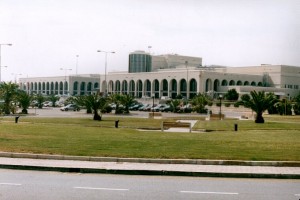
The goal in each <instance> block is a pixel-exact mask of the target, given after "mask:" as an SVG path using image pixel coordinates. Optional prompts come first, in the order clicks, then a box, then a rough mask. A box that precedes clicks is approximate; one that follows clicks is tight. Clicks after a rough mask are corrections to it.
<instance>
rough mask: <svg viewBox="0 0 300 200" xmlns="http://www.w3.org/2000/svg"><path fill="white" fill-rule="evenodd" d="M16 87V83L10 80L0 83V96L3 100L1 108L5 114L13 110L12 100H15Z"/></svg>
mask: <svg viewBox="0 0 300 200" xmlns="http://www.w3.org/2000/svg"><path fill="white" fill-rule="evenodd" d="M18 87H19V86H18V85H17V84H15V83H12V82H9V83H5V82H2V83H0V97H1V98H2V99H3V100H4V104H3V110H4V113H5V114H10V112H11V111H13V110H14V106H15V105H13V101H14V100H16V97H17V94H18ZM13 112H14V111H13Z"/></svg>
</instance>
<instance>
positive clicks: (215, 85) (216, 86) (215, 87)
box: [214, 79, 220, 92]
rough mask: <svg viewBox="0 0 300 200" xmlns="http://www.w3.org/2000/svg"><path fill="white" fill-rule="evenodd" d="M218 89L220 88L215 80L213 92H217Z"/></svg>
mask: <svg viewBox="0 0 300 200" xmlns="http://www.w3.org/2000/svg"><path fill="white" fill-rule="evenodd" d="M219 87H220V81H219V80H218V79H216V80H215V81H214V91H215V92H218V91H219Z"/></svg>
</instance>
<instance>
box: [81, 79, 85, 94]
mask: <svg viewBox="0 0 300 200" xmlns="http://www.w3.org/2000/svg"><path fill="white" fill-rule="evenodd" d="M84 94H85V82H81V83H80V95H84Z"/></svg>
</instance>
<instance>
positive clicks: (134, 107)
mask: <svg viewBox="0 0 300 200" xmlns="http://www.w3.org/2000/svg"><path fill="white" fill-rule="evenodd" d="M142 106H143V104H141V103H138V104H134V105H132V106H130V107H129V110H139V108H140V107H142Z"/></svg>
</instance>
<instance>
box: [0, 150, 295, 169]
mask: <svg viewBox="0 0 300 200" xmlns="http://www.w3.org/2000/svg"><path fill="white" fill-rule="evenodd" d="M0 157H7V158H30V159H49V160H77V161H94V162H132V163H157V164H193V165H236V166H264V167H266V166H270V167H300V162H299V161H243V160H203V159H152V158H117V157H93V156H65V155H48V154H31V153H12V152H0Z"/></svg>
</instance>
